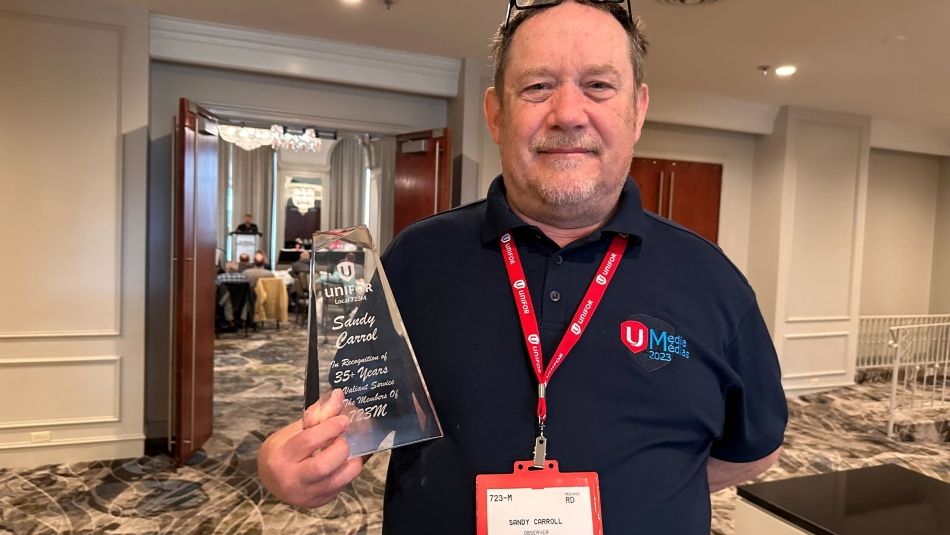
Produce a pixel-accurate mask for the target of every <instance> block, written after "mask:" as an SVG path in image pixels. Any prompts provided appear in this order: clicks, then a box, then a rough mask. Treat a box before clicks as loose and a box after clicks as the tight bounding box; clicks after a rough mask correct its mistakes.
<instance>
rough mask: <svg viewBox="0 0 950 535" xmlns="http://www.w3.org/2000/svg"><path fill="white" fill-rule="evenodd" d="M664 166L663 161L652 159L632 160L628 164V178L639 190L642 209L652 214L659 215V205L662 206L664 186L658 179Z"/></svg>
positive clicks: (664, 162)
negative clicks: (629, 177) (631, 178)
mask: <svg viewBox="0 0 950 535" xmlns="http://www.w3.org/2000/svg"><path fill="white" fill-rule="evenodd" d="M665 164H666V161H665V160H654V159H652V158H634V159H633V162H632V163H631V164H630V176H632V177H633V180H634V181H635V182H636V183H637V187H638V188H640V201H641V202H642V203H643V209H644V210H649V211H651V212H653V213H654V214H659V213H660V205H661V204H663V199H662V196H663V188H664V186H665V185H666V184H665V183H661V180H660V177H661V176H663V173H664V171H663V166H664V165H665Z"/></svg>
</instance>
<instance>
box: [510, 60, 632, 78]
mask: <svg viewBox="0 0 950 535" xmlns="http://www.w3.org/2000/svg"><path fill="white" fill-rule="evenodd" d="M552 75H553V72H552V70H551V69H550V68H548V67H529V68H527V69H525V70H523V71H521V72H519V73H518V75H517V76H516V77H515V78H516V79H518V80H522V79H524V78H532V77H535V76H552ZM584 75H585V76H603V75H611V76H618V77H619V76H620V71H618V70H617V68H616V67H614V66H613V65H611V64H610V63H601V64H599V65H592V66H590V67H588V68H587V69H585V70H584Z"/></svg>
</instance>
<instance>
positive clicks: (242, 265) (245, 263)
mask: <svg viewBox="0 0 950 535" xmlns="http://www.w3.org/2000/svg"><path fill="white" fill-rule="evenodd" d="M252 267H254V264H253V263H251V257H250V255H248V254H247V253H241V256H239V257H238V271H239V272H241V273H243V272H244V270H246V269H250V268H252Z"/></svg>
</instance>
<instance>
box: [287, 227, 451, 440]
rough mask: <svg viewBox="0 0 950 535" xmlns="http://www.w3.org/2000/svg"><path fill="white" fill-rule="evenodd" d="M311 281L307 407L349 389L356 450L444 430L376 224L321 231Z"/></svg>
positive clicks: (347, 409)
mask: <svg viewBox="0 0 950 535" xmlns="http://www.w3.org/2000/svg"><path fill="white" fill-rule="evenodd" d="M309 286H310V305H309V306H310V313H309V317H310V325H309V331H308V344H307V345H308V360H307V379H306V388H305V397H306V405H305V407H309V406H310V405H311V404H313V403H314V402H315V401H317V399H318V398H325V397H326V396H328V395H329V393H330V391H331V390H333V389H341V390H343V394H344V397H345V406H344V409H343V410H344V413H345V414H348V415H349V416H350V420H351V421H350V426H349V428H348V429H347V430H346V432H345V433H344V434H343V439H344V440H346V442H347V444H348V445H349V447H350V456H352V457H356V456H359V455H365V454H368V453H373V452H376V451H381V450H386V449H390V448H395V447H399V446H404V445H406V444H412V443H415V442H419V441H422V440H428V439H432V438H438V437H441V436H442V427H441V425H440V423H439V419H438V417H437V416H436V414H435V410H434V409H433V407H432V400H431V399H430V397H429V391H428V389H427V388H426V385H425V381H423V379H422V374H421V373H420V371H419V366H418V364H417V363H416V356H415V353H414V352H413V350H412V345H411V344H410V343H409V338H408V337H407V336H406V329H405V327H404V325H403V323H402V317H401V316H400V315H399V310H398V309H397V308H396V302H395V300H394V299H393V295H392V291H391V290H390V288H389V281H388V280H387V279H386V274H385V273H384V272H383V267H382V264H381V263H380V261H379V255H377V253H376V251H375V250H374V248H373V241H372V237H371V236H370V233H369V230H368V229H367V228H366V227H365V226H362V225H361V226H358V227H353V228H348V229H341V230H331V231H324V232H317V233H316V234H314V235H313V251H312V255H311V260H310V285H309Z"/></svg>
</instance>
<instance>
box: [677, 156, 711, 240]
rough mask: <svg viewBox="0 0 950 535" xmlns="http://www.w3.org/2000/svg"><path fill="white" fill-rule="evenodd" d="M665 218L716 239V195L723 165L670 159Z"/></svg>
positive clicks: (705, 236)
mask: <svg viewBox="0 0 950 535" xmlns="http://www.w3.org/2000/svg"><path fill="white" fill-rule="evenodd" d="M667 169H669V186H668V190H669V193H668V194H667V199H666V217H667V218H669V219H672V220H673V221H676V222H677V223H679V224H680V225H683V226H684V227H686V228H688V229H690V230H692V231H693V232H695V233H697V234H699V235H700V236H702V237H704V238H706V239H707V240H709V241H711V242H713V243H716V241H717V240H718V239H719V197H720V193H721V190H722V166H721V165H716V164H708V163H698V162H671V163H670V165H669V166H668V167H667Z"/></svg>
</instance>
